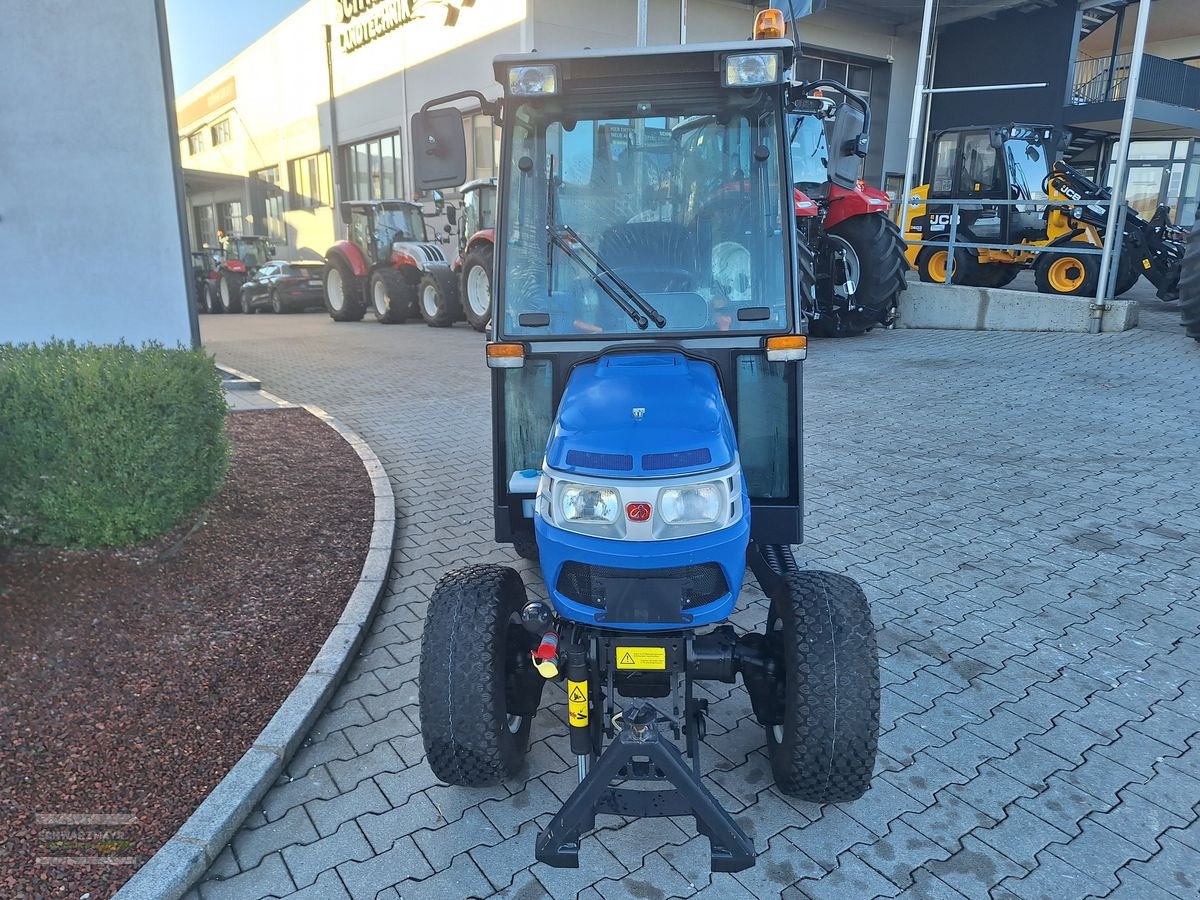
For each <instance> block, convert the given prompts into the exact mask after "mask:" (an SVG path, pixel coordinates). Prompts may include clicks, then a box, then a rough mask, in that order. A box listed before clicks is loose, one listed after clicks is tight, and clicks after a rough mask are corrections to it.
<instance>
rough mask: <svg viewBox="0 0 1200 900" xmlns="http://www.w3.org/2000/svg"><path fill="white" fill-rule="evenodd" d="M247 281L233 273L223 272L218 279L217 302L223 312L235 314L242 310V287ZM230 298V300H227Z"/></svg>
mask: <svg viewBox="0 0 1200 900" xmlns="http://www.w3.org/2000/svg"><path fill="white" fill-rule="evenodd" d="M245 282H246V279H244V278H242V277H240V276H238V275H234V274H232V273H231V272H222V273H221V274H220V276H218V278H217V302H218V303H220V305H221V312H227V313H235V312H241V309H242V285H243V284H245ZM227 298H228V299H227Z"/></svg>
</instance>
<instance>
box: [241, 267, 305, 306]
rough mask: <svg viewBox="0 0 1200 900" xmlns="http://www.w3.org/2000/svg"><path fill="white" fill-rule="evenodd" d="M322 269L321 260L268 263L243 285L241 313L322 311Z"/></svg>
mask: <svg viewBox="0 0 1200 900" xmlns="http://www.w3.org/2000/svg"><path fill="white" fill-rule="evenodd" d="M324 269H325V263H324V262H322V261H321V260H285V259H271V260H267V262H265V263H264V264H263V265H262V266H261V267H260V268H259V270H258V271H257V272H255V273H254V276H253V277H252V278H250V279H249V280H248V281H247V282H246V283H245V284H243V285H242V311H243V312H247V313H251V312H257V311H258V310H259V309H261V308H263V307H266V306H269V307H270V308H271V310H272V311H273V312H277V313H285V312H293V311H295V310H298V309H308V308H313V307H321V308H324V305H325V293H324V289H323V287H322V282H321V273H322V272H323V271H324Z"/></svg>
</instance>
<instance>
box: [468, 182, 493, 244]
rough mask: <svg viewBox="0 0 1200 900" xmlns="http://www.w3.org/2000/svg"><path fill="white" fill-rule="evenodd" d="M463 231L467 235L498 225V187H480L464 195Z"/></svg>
mask: <svg viewBox="0 0 1200 900" xmlns="http://www.w3.org/2000/svg"><path fill="white" fill-rule="evenodd" d="M463 221H464V228H463V231H464V232H465V233H466V236H467V237H470V236H471V235H473V234H474V233H475V232H477V231H480V230H482V229H484V228H495V227H496V189H495V188H494V187H480V188H475V189H474V190H472V191H467V193H466V194H465V195H464V196H463Z"/></svg>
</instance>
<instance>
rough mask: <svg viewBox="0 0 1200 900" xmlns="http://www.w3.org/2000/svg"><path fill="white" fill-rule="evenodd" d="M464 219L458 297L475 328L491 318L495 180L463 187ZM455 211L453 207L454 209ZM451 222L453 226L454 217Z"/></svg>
mask: <svg viewBox="0 0 1200 900" xmlns="http://www.w3.org/2000/svg"><path fill="white" fill-rule="evenodd" d="M462 195H463V198H462V220H461V221H460V222H459V223H458V226H459V228H458V258H457V259H456V260H455V261H454V271H455V272H457V273H458V274H459V284H460V288H459V297H460V298H461V303H462V311H463V315H464V316H465V317H466V320H467V323H468V324H469V325H470V326H471V327H472V328H474V329H475V330H476V331H483V330H484V329H485V328H487V325H488V322H490V321H491V318H492V260H493V258H494V255H495V243H496V179H495V178H484V179H480V180H479V181H471V182H468V183H467V184H465V185H463V187H462ZM451 211H452V210H451ZM450 223H451V224H452V225H453V224H455V223H454V217H453V216H451V219H450Z"/></svg>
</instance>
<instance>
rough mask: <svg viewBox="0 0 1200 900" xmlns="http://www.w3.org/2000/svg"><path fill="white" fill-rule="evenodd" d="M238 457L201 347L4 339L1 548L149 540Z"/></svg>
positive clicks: (0, 354)
mask: <svg viewBox="0 0 1200 900" xmlns="http://www.w3.org/2000/svg"><path fill="white" fill-rule="evenodd" d="M228 461H229V444H228V442H227V440H226V438H225V399H224V395H223V393H222V390H221V381H220V376H219V375H218V373H217V371H216V367H215V366H214V365H213V363H212V360H211V359H209V358H208V357H207V356H205V354H204V353H203V352H202V351H200V350H183V349H178V350H170V349H167V348H165V347H162V346H160V345H157V344H147V345H145V346H143V347H141V348H135V347H131V346H129V345H126V344H118V345H115V346H94V345H90V344H89V345H86V346H78V345H76V344H73V343H62V342H61V341H55V342H51V343H49V344H46V345H44V346H33V345H27V344H26V345H19V346H14V345H12V344H0V544H14V543H20V544H51V545H56V546H67V547H114V546H127V545H130V544H136V543H140V542H143V541H146V540H147V539H149V538H153V537H155V536H157V535H160V534H163V533H164V532H166V531H169V530H170V529H171V528H172V527H173V526H175V525H176V524H178V523H179V522H180V521H182V520H183V519H184V518H186V517H187V516H188V515H189V514H191V513H193V512H195V511H196V510H197V509H198V508H199V507H200V505H201V504H203V503H204V502H205V501H206V500H208V498H209V497H211V496H212V495H213V494H214V493H215V492H216V490H217V489H218V488H219V487H220V486H221V481H222V479H223V478H224V476H225V470H226V468H227V466H228Z"/></svg>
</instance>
